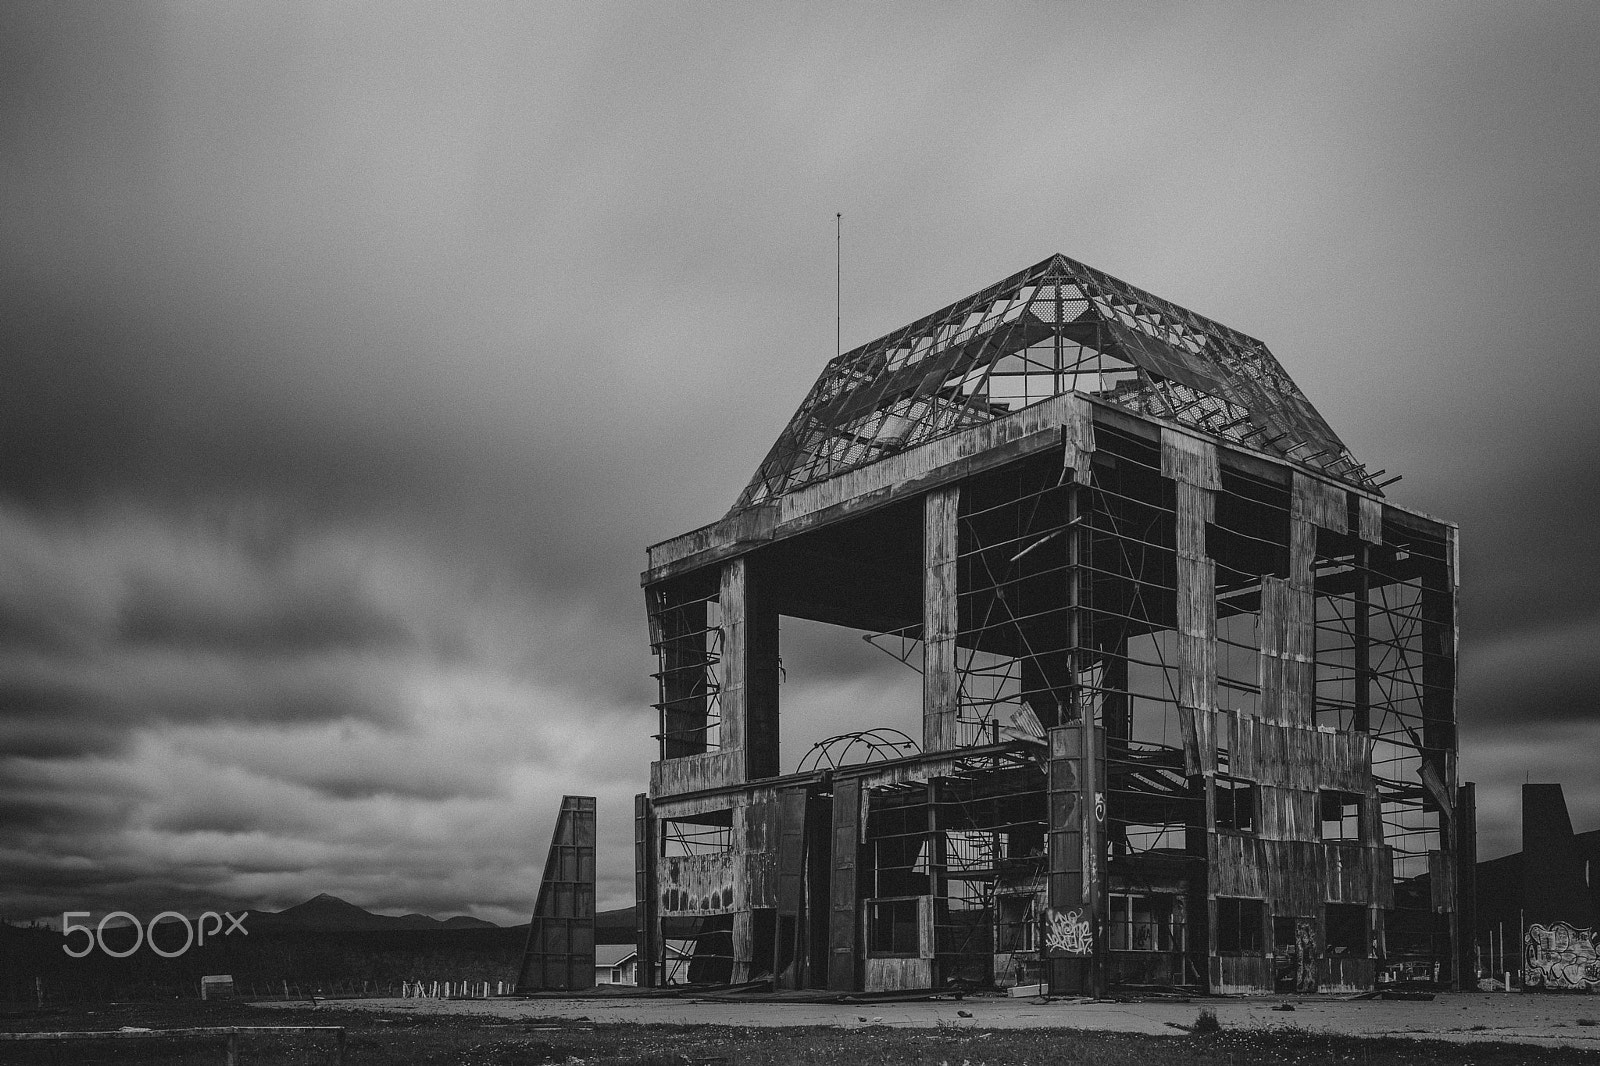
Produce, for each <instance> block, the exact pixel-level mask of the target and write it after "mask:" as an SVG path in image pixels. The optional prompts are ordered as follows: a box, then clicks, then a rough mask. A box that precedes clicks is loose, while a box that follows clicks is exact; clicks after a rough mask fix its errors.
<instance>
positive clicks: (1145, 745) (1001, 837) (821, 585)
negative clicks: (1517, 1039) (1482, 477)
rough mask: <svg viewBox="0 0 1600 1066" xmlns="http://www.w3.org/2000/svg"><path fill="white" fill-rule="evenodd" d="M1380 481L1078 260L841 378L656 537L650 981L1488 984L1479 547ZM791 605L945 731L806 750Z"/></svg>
mask: <svg viewBox="0 0 1600 1066" xmlns="http://www.w3.org/2000/svg"><path fill="white" fill-rule="evenodd" d="M1381 477H1382V471H1378V472H1368V470H1367V469H1366V468H1365V467H1363V466H1362V465H1361V464H1360V463H1359V462H1357V461H1356V459H1355V458H1354V457H1353V456H1352V455H1351V454H1350V451H1349V450H1348V449H1347V448H1346V447H1345V445H1344V444H1343V443H1341V441H1340V439H1339V437H1338V436H1337V435H1336V434H1335V433H1334V431H1333V430H1332V429H1331V428H1330V427H1329V426H1328V424H1327V423H1326V422H1325V421H1324V420H1323V418H1322V417H1321V416H1320V415H1319V414H1318V413H1317V412H1316V411H1315V410H1314V409H1313V408H1312V406H1311V404H1310V403H1309V402H1308V401H1307V400H1306V398H1305V396H1304V395H1303V394H1302V393H1301V392H1300V390H1299V389H1298V388H1297V387H1296V386H1295V384H1294V383H1293V382H1292V381H1290V379H1289V377H1288V375H1287V374H1286V373H1285V372H1284V370H1283V368H1282V367H1281V366H1280V365H1279V363H1278V362H1277V360H1276V359H1275V358H1274V357H1273V355H1272V354H1271V353H1270V352H1269V351H1268V350H1267V348H1266V346H1265V345H1264V344H1262V343H1261V342H1260V341H1257V340H1254V339H1253V338H1251V337H1248V336H1245V335H1243V334H1241V333H1238V332H1236V331H1234V330H1232V329H1229V328H1227V327H1226V326H1223V325H1220V324H1218V323H1216V322H1213V321H1210V320H1209V319H1206V318H1203V317H1201V316H1200V315H1197V314H1195V313H1193V312H1191V311H1188V310H1185V309H1184V308H1182V307H1178V306H1176V305H1174V304H1172V303H1170V302H1168V301H1166V300H1162V299H1160V298H1158V297H1155V296H1152V295H1150V294H1149V293H1146V292H1143V291H1141V290H1139V289H1137V288H1134V287H1133V286H1131V285H1128V284H1126V283H1124V282H1122V281H1119V280H1117V279H1116V278H1113V277H1110V276H1108V275H1106V274H1104V273H1102V272H1100V271H1098V270H1095V269H1093V268H1091V267H1088V266H1085V265H1083V264H1081V263H1078V262H1076V261H1074V260H1071V259H1068V258H1066V257H1064V256H1059V255H1058V256H1053V257H1051V258H1050V259H1048V260H1046V261H1044V262H1042V263H1040V264H1038V265H1037V266H1034V267H1032V268H1030V269H1028V270H1024V271H1022V272H1021V273H1018V274H1016V275H1014V276H1012V277H1009V278H1007V279H1005V280H1004V281H1001V282H999V283H998V284H995V285H993V286H991V287H989V288H987V289H985V290H983V291H982V292H979V293H976V294H975V295H972V296H970V297H968V298H966V299H964V300H961V301H959V302H957V303H954V304H951V305H950V306H949V307H946V308H944V309H943V310H940V311H937V312H935V313H933V314H931V315H929V316H927V317H926V318H923V319H921V320H919V321H917V322H914V323H912V324H911V325H909V326H906V327H904V328H903V329H900V330H898V331H896V332H894V333H891V334H889V335H888V336H885V337H882V338H880V339H878V340H876V341H873V342H872V343H870V344H866V345H863V346H862V347H860V348H857V349H855V350H853V351H849V352H846V353H844V354H842V355H840V356H839V357H837V358H835V359H834V360H833V361H832V362H830V363H829V364H828V365H827V367H826V369H825V370H824V371H823V373H822V376H821V378H820V379H819V380H818V381H817V383H816V385H815V386H814V387H813V388H812V390H811V392H810V394H809V395H808V396H807V397H806V399H805V401H804V403H803V404H802V405H801V407H800V409H799V411H798V412H797V413H796V414H795V415H794V417H793V419H791V420H790V422H789V424H788V425H787V426H786V427H784V429H783V431H782V434H781V435H780V436H779V437H778V440H777V443H776V444H775V445H774V446H773V448H772V449H771V451H770V452H769V453H768V454H767V456H766V458H765V459H763V460H762V462H761V465H760V468H759V469H758V470H757V472H756V475H755V477H754V478H753V479H752V480H751V481H750V483H749V485H748V487H746V488H745V490H744V491H743V493H742V494H741V495H740V496H739V498H738V500H737V502H736V503H735V504H734V506H733V508H732V510H730V511H729V512H728V514H727V515H726V516H725V517H724V518H722V519H721V520H720V521H717V522H715V523H714V524H711V525H708V526H705V527H704V528H701V529H698V530H695V531H693V532H691V533H686V534H684V535H682V536H679V537H676V538H674V539H672V540H668V541H665V542H663V543H661V544H657V545H655V546H653V547H651V548H650V549H649V554H648V569H647V570H646V571H645V572H644V575H643V584H644V589H645V596H646V601H647V608H648V613H649V622H650V639H651V643H652V647H653V649H654V651H655V653H656V657H657V662H658V664H659V669H658V673H657V679H658V681H659V691H660V697H659V703H658V705H657V706H658V708H659V712H660V714H659V723H660V727H659V741H660V758H659V760H658V761H656V762H654V763H652V765H651V768H650V791H649V792H648V793H647V794H645V795H641V796H640V797H638V799H637V801H636V810H635V821H636V835H635V842H636V856H635V858H636V873H637V902H638V908H637V921H638V947H639V962H640V965H639V973H640V974H641V980H647V979H648V978H647V977H646V976H645V975H650V974H654V973H658V972H659V966H658V960H657V956H659V954H660V952H661V950H662V945H663V942H664V937H672V938H674V939H678V938H684V939H687V940H692V942H693V943H694V945H695V946H694V957H693V961H692V963H691V967H690V978H691V980H696V981H701V980H704V981H723V982H742V981H746V980H752V979H757V978H760V977H763V976H765V975H771V977H772V979H773V981H774V984H775V985H776V987H778V988H780V989H782V988H792V989H802V988H827V989H834V990H841V991H845V990H866V991H879V990H897V989H941V988H950V987H966V988H985V987H1007V986H1014V985H1035V984H1036V985H1042V986H1043V987H1044V988H1046V989H1048V990H1049V991H1052V992H1061V993H1070V992H1090V993H1098V992H1103V991H1106V990H1109V989H1113V988H1117V987H1129V986H1179V987H1189V988H1194V989H1203V990H1207V991H1210V992H1271V991H1274V990H1282V989H1285V988H1288V987H1294V988H1298V989H1300V990H1303V991H1309V990H1311V989H1319V990H1323V991H1338V990H1357V989H1368V988H1371V987H1373V985H1374V983H1375V982H1376V981H1380V980H1383V979H1384V978H1385V976H1387V977H1388V978H1390V979H1395V978H1402V977H1410V978H1422V979H1426V980H1432V981H1437V982H1439V983H1441V984H1445V985H1449V984H1452V983H1454V982H1456V981H1458V980H1460V978H1461V975H1462V974H1464V973H1465V974H1470V966H1471V961H1470V959H1468V958H1464V957H1463V953H1462V950H1461V945H1462V943H1463V942H1465V943H1468V944H1470V943H1471V940H1470V935H1469V937H1468V938H1466V939H1465V941H1463V938H1462V936H1461V932H1462V927H1461V923H1462V921H1463V914H1462V912H1463V908H1464V907H1465V909H1466V910H1470V903H1469V901H1468V902H1464V903H1463V904H1462V905H1458V898H1459V892H1458V888H1459V887H1460V881H1459V879H1458V876H1457V872H1456V871H1457V870H1458V868H1459V867H1460V866H1465V867H1466V868H1467V869H1468V870H1470V869H1471V865H1472V862H1473V855H1472V851H1473V809H1472V788H1471V786H1470V785H1462V786H1459V787H1458V785H1457V783H1456V726H1455V688H1456V621H1455V619H1456V591H1457V562H1456V530H1455V528H1454V527H1453V526H1452V525H1450V524H1448V523H1444V522H1440V521H1437V520H1435V519H1432V518H1429V517H1427V516H1425V515H1422V514H1419V513H1416V512H1414V511H1409V510H1406V509H1405V508H1403V507H1400V506H1397V505H1395V504H1393V503H1391V502H1389V500H1387V499H1386V498H1385V495H1384V492H1383V487H1384V485H1385V484H1386V483H1385V482H1382V481H1381V480H1380V478H1381ZM796 620H806V622H808V623H811V624H814V623H825V624H826V626H829V627H843V629H846V630H850V631H853V632H854V633H855V634H859V635H861V636H864V637H865V638H866V639H867V640H868V641H870V642H871V643H872V644H874V645H876V646H877V647H878V648H881V649H882V650H884V651H887V652H889V654H890V655H892V656H893V657H894V658H895V659H898V660H900V664H901V665H895V666H894V669H896V670H903V671H905V672H906V674H907V676H909V677H911V678H912V682H911V683H912V685H913V686H915V689H914V690H915V691H916V692H918V693H920V699H918V700H916V702H918V703H920V707H918V708H914V709H913V711H912V714H913V715H914V717H913V718H912V719H910V721H911V722H913V723H915V724H913V725H911V726H910V727H909V728H907V729H905V730H901V731H896V730H895V729H893V728H890V727H889V726H888V725H887V724H885V723H879V722H873V721H862V720H861V718H860V715H861V713H864V712H865V708H861V709H859V710H858V709H855V708H843V710H844V712H845V715H846V719H847V720H849V721H850V722H851V723H852V725H854V726H855V728H852V729H850V730H848V731H844V732H843V733H841V735H838V736H835V737H832V738H830V739H824V740H820V741H818V742H817V743H815V744H812V745H810V746H809V747H807V748H806V750H805V751H782V750H780V733H781V730H780V721H781V718H780V716H781V714H782V713H783V707H782V701H781V700H780V695H782V694H783V693H784V691H785V688H784V686H785V677H784V673H785V670H784V664H783V663H782V661H781V660H780V653H781V650H782V649H781V648H780V643H781V642H780V631H782V632H785V633H786V632H787V629H786V628H785V627H788V626H789V625H791V624H792V623H793V624H796V625H798V624H800V622H798V621H796ZM852 639H854V638H852ZM917 674H920V679H917V677H916V675H917ZM841 691H842V690H841ZM908 734H909V735H908ZM1469 883H1470V882H1469ZM1467 921H1470V918H1468V919H1467ZM1466 928H1468V929H1470V924H1469V925H1467V926H1466Z"/></svg>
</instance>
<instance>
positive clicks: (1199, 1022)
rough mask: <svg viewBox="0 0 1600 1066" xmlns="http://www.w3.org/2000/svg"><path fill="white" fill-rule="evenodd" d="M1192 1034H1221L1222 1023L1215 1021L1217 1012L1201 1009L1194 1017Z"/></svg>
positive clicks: (1208, 1008)
mask: <svg viewBox="0 0 1600 1066" xmlns="http://www.w3.org/2000/svg"><path fill="white" fill-rule="evenodd" d="M1192 1032H1194V1033H1195V1034H1196V1035H1197V1036H1205V1035H1206V1034H1208V1033H1220V1032H1222V1023H1221V1022H1219V1021H1217V1012H1216V1011H1214V1010H1212V1009H1211V1008H1210V1007H1206V1008H1204V1009H1202V1010H1201V1011H1200V1013H1199V1014H1198V1015H1197V1016H1196V1017H1195V1020H1194V1029H1193V1030H1192Z"/></svg>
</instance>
